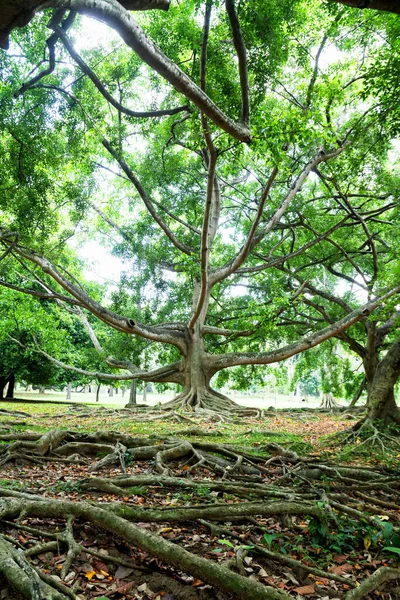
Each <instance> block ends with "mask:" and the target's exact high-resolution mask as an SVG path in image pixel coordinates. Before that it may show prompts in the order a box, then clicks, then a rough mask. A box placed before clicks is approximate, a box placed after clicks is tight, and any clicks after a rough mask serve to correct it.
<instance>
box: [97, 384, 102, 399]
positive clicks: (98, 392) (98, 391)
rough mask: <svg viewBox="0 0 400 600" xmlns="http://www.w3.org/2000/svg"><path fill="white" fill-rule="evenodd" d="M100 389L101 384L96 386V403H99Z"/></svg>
mask: <svg viewBox="0 0 400 600" xmlns="http://www.w3.org/2000/svg"><path fill="white" fill-rule="evenodd" d="M100 387H101V383H99V384H98V386H97V389H96V402H98V401H99V394H100Z"/></svg>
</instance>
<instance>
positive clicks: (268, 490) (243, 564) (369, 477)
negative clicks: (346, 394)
mask: <svg viewBox="0 0 400 600" xmlns="http://www.w3.org/2000/svg"><path fill="white" fill-rule="evenodd" d="M203 410H204V409H203ZM173 414H174V413H172V412H171V413H170V415H173ZM170 415H168V416H170ZM189 431H190V430H189ZM200 431H202V430H200ZM181 433H182V432H179V436H178V434H177V432H175V433H174V434H169V435H164V436H162V435H154V436H148V437H144V436H141V437H140V436H134V435H128V434H123V433H120V432H118V431H98V432H95V433H89V434H88V433H81V432H72V431H71V432H66V431H63V432H62V433H61V432H60V430H53V431H49V432H47V433H46V434H45V435H40V436H38V435H36V434H34V435H33V436H31V437H26V438H25V439H22V437H21V439H19V440H17V441H13V439H12V437H11V438H10V437H8V438H7V439H6V440H4V442H6V443H4V444H2V445H1V451H2V455H1V458H2V459H4V458H5V457H6V456H7V457H8V458H9V459H10V457H11V456H14V457H17V456H19V459H18V460H20V459H21V455H24V456H25V459H26V460H27V461H29V462H30V461H37V462H38V464H43V463H42V461H50V460H53V461H54V462H57V461H64V462H65V461H70V460H71V459H72V458H73V457H75V459H76V457H80V460H81V461H84V460H86V461H87V462H88V469H87V470H86V469H85V471H87V473H88V476H84V475H82V468H81V467H80V468H79V469H71V472H74V473H75V474H79V475H78V478H77V479H75V480H74V482H73V483H74V487H73V488H71V487H68V486H70V483H71V482H70V481H68V480H67V481H65V479H64V477H62V482H61V485H62V486H64V487H61V490H63V491H62V493H66V495H67V497H68V495H69V494H70V496H69V497H70V498H71V500H69V499H62V500H60V499H57V500H55V499H51V498H50V497H49V495H51V493H57V495H59V490H60V488H59V487H57V486H58V485H59V482H58V481H57V479H53V481H55V485H54V487H53V488H52V486H51V484H50V483H49V482H48V476H47V475H46V478H44V479H45V481H44V483H43V482H42V483H41V484H39V486H38V484H35V483H34V484H33V485H36V489H38V490H39V492H40V493H37V494H36V495H33V494H28V493H23V492H20V491H15V489H10V487H7V486H6V485H4V484H3V486H0V522H1V526H2V527H4V532H5V533H6V534H7V535H8V537H7V538H5V537H3V538H0V539H1V541H2V543H3V544H7V543H10V542H11V544H12V546H11V548H12V550H13V552H14V553H17V554H18V555H21V556H22V557H23V560H24V561H25V562H27V563H29V564H30V561H31V560H35V557H38V555H43V554H45V553H51V554H53V555H54V556H58V555H61V556H62V554H61V552H64V553H66V554H65V557H64V560H63V565H62V569H61V571H56V573H57V574H59V575H60V576H61V579H64V578H67V581H65V579H64V582H63V581H59V580H58V581H56V582H55V583H54V585H52V584H51V583H52V578H51V577H50V576H49V575H45V574H43V573H42V572H41V570H40V569H39V568H38V567H36V566H35V565H30V566H31V568H32V569H34V572H35V573H36V574H38V575H39V578H40V581H41V583H43V584H46V585H48V586H49V587H50V592H49V594H50V595H48V596H46V595H44V592H43V591H42V590H41V594H42V595H41V596H40V598H46V599H47V598H48V599H49V600H53V598H56V599H57V600H59V599H60V598H61V599H62V600H65V598H67V597H68V598H71V600H75V598H76V596H75V594H76V593H79V590H78V589H77V588H76V587H74V588H73V589H72V588H71V587H69V586H70V585H72V584H71V583H70V582H72V580H73V579H74V577H73V575H74V576H75V579H76V582H78V581H80V585H83V586H85V585H86V584H87V582H86V581H85V579H84V576H82V575H80V579H79V573H80V571H79V565H80V564H82V562H83V561H85V560H86V562H88V556H86V557H84V558H82V557H81V554H82V553H85V554H87V555H89V556H90V555H91V556H93V557H96V558H97V559H98V560H99V561H100V562H101V563H102V562H104V563H106V564H107V562H109V563H110V564H115V565H121V566H125V567H127V568H128V569H129V568H132V569H135V575H134V578H135V580H137V575H136V571H137V572H138V573H139V575H140V574H141V572H143V571H146V576H147V575H148V576H149V577H151V576H152V575H153V574H154V570H155V569H160V570H162V571H163V577H164V578H167V579H168V577H169V576H168V575H166V572H167V571H168V569H170V571H171V572H170V576H171V577H175V580H176V578H179V577H180V575H179V573H182V572H183V573H185V575H184V577H186V576H189V575H190V576H192V577H193V578H195V579H199V580H201V581H202V582H204V584H209V585H211V586H214V588H218V589H219V590H221V593H223V594H225V596H222V597H224V598H225V597H227V596H228V595H229V597H231V595H233V597H235V598H246V600H247V599H248V598H253V597H254V598H260V599H262V600H289V599H290V598H293V597H294V596H293V592H294V591H295V590H294V585H293V587H292V588H290V589H289V587H290V584H289V587H288V593H285V592H281V591H279V590H277V589H275V588H272V587H269V585H266V584H267V583H268V580H269V579H271V578H272V581H274V573H276V574H277V577H279V576H280V575H281V572H282V570H283V569H285V570H291V571H292V572H293V573H294V576H295V580H296V579H297V580H298V581H299V585H309V584H310V582H313V579H312V578H311V579H310V578H309V576H314V580H315V578H317V579H318V580H319V579H324V580H327V581H333V582H335V584H336V585H337V586H338V588H335V590H336V591H337V594H336V595H335V597H340V598H342V599H343V600H358V599H359V598H362V597H363V596H365V595H367V594H368V593H370V592H371V591H373V590H374V589H378V587H379V586H381V585H382V584H383V583H385V582H386V581H391V580H393V581H394V580H395V579H396V578H398V575H397V572H398V570H397V569H389V570H388V571H386V570H382V569H378V571H376V573H375V574H374V575H373V576H371V577H369V578H367V579H365V580H364V581H363V580H362V575H361V577H360V576H359V580H360V581H357V575H358V572H353V573H352V575H351V577H350V576H346V577H343V574H338V573H337V572H335V571H330V570H329V568H330V567H329V566H326V565H325V564H323V563H322V566H323V568H319V567H320V566H321V563H320V562H319V560H320V559H319V558H318V559H317V558H315V562H314V561H313V558H312V557H311V558H310V557H308V558H307V560H306V562H305V563H303V561H302V556H301V553H300V556H295V557H293V556H291V554H292V552H291V551H290V546H289V552H288V542H287V541H284V540H285V539H286V538H285V536H286V533H284V534H279V533H277V532H279V531H283V532H287V534H288V535H290V529H291V528H292V529H295V530H297V531H296V533H295V534H292V535H293V537H292V538H291V539H294V536H297V535H299V536H304V540H305V544H304V546H305V545H306V544H310V539H311V538H310V533H309V531H307V527H309V529H310V531H311V527H312V526H315V527H317V528H319V529H318V530H321V531H324V528H325V529H326V531H327V533H326V536H327V537H325V539H324V540H322V541H321V542H320V547H321V548H322V552H324V550H323V548H324V544H325V543H326V545H327V547H328V548H329V544H330V543H332V544H333V543H334V541H333V540H331V541H330V540H329V537H330V536H331V534H330V533H329V532H330V531H331V530H336V531H340V530H341V529H342V530H344V531H346V530H349V529H352V528H354V529H355V532H356V533H357V532H359V533H360V536H361V538H360V539H361V547H360V548H358V550H357V552H360V551H361V552H363V551H364V550H363V549H364V541H363V540H364V537H365V535H366V532H365V527H367V528H369V530H371V528H373V530H374V531H375V532H376V534H375V537H376V539H377V542H375V547H374V552H375V551H379V548H382V547H383V545H384V544H385V540H384V538H383V530H384V527H385V525H386V523H387V521H383V520H382V518H381V517H382V516H385V517H386V518H387V519H388V520H389V521H390V523H391V525H393V531H394V533H395V534H396V535H398V534H399V531H398V529H397V528H398V527H399V517H398V512H397V511H398V503H397V502H396V501H395V500H394V499H395V498H396V497H397V496H398V491H399V490H400V473H399V472H398V471H396V470H395V469H394V468H392V469H376V468H373V467H359V466H352V465H340V464H336V463H328V462H326V461H324V460H322V459H321V458H320V457H318V456H309V457H302V456H300V455H299V454H298V453H297V452H293V451H291V450H288V449H286V448H284V447H283V446H280V445H279V444H274V443H268V440H266V442H265V443H263V444H262V445H261V446H260V445H259V446H258V447H257V454H252V453H251V450H249V451H245V450H243V449H241V448H238V447H236V446H233V445H228V444H221V443H211V442H210V441H209V440H206V439H196V436H197V435H198V434H199V430H192V433H193V437H192V438H191V439H190V440H188V439H182V438H181V437H180V434H181ZM210 433H215V432H210ZM353 433H354V435H360V432H353ZM363 433H364V431H363ZM375 433H376V432H375V431H372V435H374V434H375ZM369 434H371V429H370V430H369ZM18 435H21V436H22V435H24V434H16V435H15V436H14V438H15V437H17V436H18ZM25 435H26V434H25ZM385 435H387V434H385ZM199 437H200V436H199ZM370 437H371V436H370ZM385 443H386V441H385ZM359 445H360V444H359ZM99 452H101V453H103V454H105V456H104V458H102V459H101V460H98V458H97V457H98V453H99ZM8 462H11V459H10V460H9V461H8ZM139 463H144V465H143V468H142V469H141V468H140V466H141V465H140V464H139ZM8 469H9V468H7V470H4V473H6V472H7V471H8ZM27 469H28V470H29V468H27ZM100 469H102V470H104V471H105V475H104V477H99V476H92V475H91V474H92V473H93V472H97V471H99V470H100ZM10 470H11V469H10ZM118 470H121V471H122V472H121V474H119V475H115V472H116V471H118ZM32 471H33V472H35V473H38V472H40V470H39V469H37V468H33V469H32ZM124 471H126V472H124ZM16 472H17V470H15V473H16ZM137 473H140V474H137ZM194 473H195V478H194V479H193V478H192V474H194ZM79 476H81V477H82V479H79ZM19 477H24V475H23V474H22V475H20V474H19V473H18V478H19ZM11 482H13V486H12V487H14V486H15V482H16V478H15V477H14V479H10V483H11ZM40 486H41V487H40ZM43 489H46V496H42V495H41V493H42V491H43ZM72 490H73V491H72ZM175 491H177V492H179V493H178V494H175V495H174V492H175ZM77 492H78V493H79V494H84V495H86V498H87V500H86V501H84V502H83V501H77V498H76V495H77ZM188 494H190V495H188ZM224 494H229V496H228V497H227V498H226V499H225V498H223V495H224ZM173 495H174V499H173V498H171V496H173ZM142 496H143V497H142ZM146 496H148V497H149V499H151V498H152V497H153V496H154V497H155V498H156V501H155V502H148V503H146ZM180 496H181V499H179V498H180ZM116 499H118V501H116ZM176 499H178V500H176ZM224 500H225V501H224ZM31 518H34V519H35V521H34V522H31V521H30V519H31ZM226 522H228V523H229V526H226ZM38 523H39V524H41V525H40V527H41V528H40V529H39V528H38V527H36V525H37V524H38ZM64 523H65V524H64ZM136 523H140V526H138V525H136ZM197 523H200V524H201V526H204V527H205V528H206V529H205V530H204V529H203V528H202V527H200V528H199V529H198V530H197V531H198V533H200V537H199V536H198V538H199V541H200V540H201V542H200V543H201V545H202V547H203V546H207V543H205V542H204V540H205V539H206V538H207V535H204V531H208V530H210V531H211V533H212V535H216V536H221V535H222V536H226V537H227V538H228V539H230V538H231V539H232V540H234V542H235V547H234V548H233V550H234V554H232V553H230V554H229V553H228V554H220V556H219V560H220V561H221V560H222V561H224V560H225V563H224V562H222V564H221V562H219V563H218V562H217V560H216V559H217V557H216V556H215V555H213V554H212V552H213V551H214V552H215V546H214V550H213V544H215V545H218V544H219V543H220V541H219V540H217V539H216V540H214V541H211V542H210V541H209V542H208V546H209V548H208V549H207V556H209V557H210V558H207V559H206V558H202V557H201V556H198V551H199V550H198V549H196V550H195V551H194V552H189V551H188V549H189V548H190V541H189V540H190V534H188V533H187V532H188V531H192V530H196V524H197ZM174 524H175V525H176V527H174ZM94 527H96V528H98V529H99V530H103V531H105V532H107V534H108V535H109V536H110V534H111V539H115V540H117V542H116V543H118V545H119V547H121V546H122V544H123V543H126V546H124V547H126V554H124V555H122V556H121V555H116V556H114V555H104V554H102V553H101V552H99V551H98V550H99V548H98V547H96V546H95V547H94V548H91V547H90V546H89V543H88V542H87V541H85V542H81V541H80V539H79V535H80V532H81V531H82V533H83V534H84V533H85V532H88V531H93V528H94ZM18 530H21V531H22V532H24V531H26V532H27V533H31V534H32V535H34V536H36V538H39V539H38V541H37V542H36V543H34V545H33V546H32V547H30V548H29V547H28V548H27V546H29V540H25V541H24V536H19V535H18V534H17V533H16V531H18ZM197 531H196V534H197ZM156 532H158V533H156ZM163 532H166V535H167V538H165V537H163V535H164V533H163ZM168 532H171V533H170V534H168ZM180 532H185V533H182V534H181V533H180ZM265 534H266V535H267V539H268V536H269V537H272V538H275V537H280V538H281V539H280V540H279V541H281V542H282V544H283V547H282V548H280V547H279V546H278V544H277V543H276V545H274V546H273V547H272V549H271V546H270V543H269V544H268V546H266V545H265V543H264V545H263V536H264V535H265ZM13 535H15V537H16V539H13ZM168 535H170V539H173V541H174V543H171V542H170V541H169V539H168ZM172 536H173V537H172ZM379 536H381V537H379ZM25 537H26V538H28V537H29V536H25ZM193 537H194V536H193ZM96 538H97V539H101V533H99V531H98V530H97V529H96V530H95V533H94V534H93V536H92V540H93V539H96ZM85 540H87V538H85ZM306 540H307V541H306ZM180 541H183V545H184V547H182V546H181V545H180V544H179V542H180ZM335 541H336V540H335ZM21 542H22V543H21ZM30 543H31V544H32V543H33V542H32V541H31V542H30ZM289 544H290V542H289ZM96 545H97V544H96ZM60 547H61V548H62V550H61V551H60ZM6 548H7V552H8V553H10V550H9V546H6ZM15 548H19V550H16V549H15ZM139 548H140V549H141V550H140V551H139V550H138V549H139ZM231 549H232V548H231ZM231 549H229V552H231ZM225 550H226V548H225ZM281 550H282V551H281ZM285 551H286V552H288V553H287V554H285ZM247 553H248V555H247V556H246V554H247ZM140 554H142V555H143V554H144V555H145V556H147V557H148V558H147V559H145V560H146V561H147V563H148V562H149V561H150V563H151V564H150V567H151V571H147V568H146V566H144V565H143V564H138V562H140V560H142V559H141V558H140ZM296 554H297V553H296ZM0 555H1V544H0ZM13 556H14V555H13ZM327 556H328V554H327V553H325V559H324V560H328V561H329V560H332V558H330V559H329V558H328V559H327V558H326V557H327ZM255 557H257V558H255ZM132 558H133V559H134V560H132ZM0 559H1V556H0ZM36 560H40V559H39V558H36ZM388 560H390V559H388ZM252 561H253V562H252ZM14 562H15V561H14ZM256 562H259V563H260V564H261V565H262V569H260V565H258V567H257V569H259V570H260V572H261V573H264V575H262V574H261V575H259V572H258V570H257V569H253V571H250V569H249V565H250V564H251V565H254V564H255V563H256ZM16 565H17V567H18V568H19V569H21V568H22V567H21V565H19V564H18V563H16ZM75 565H77V566H78V568H75ZM145 565H146V563H145ZM328 565H329V562H328ZM60 566H61V565H60ZM1 567H2V564H1V560H0V571H1ZM100 568H101V569H105V567H104V566H103V567H100ZM110 568H111V569H112V567H110ZM115 568H116V567H114V569H115ZM39 571H40V573H39ZM110 572H111V574H114V571H113V570H111V571H110ZM249 572H252V577H251V578H249V577H248V575H249ZM285 572H286V571H285ZM394 572H396V576H395V575H394V574H393V573H394ZM75 573H76V575H75ZM265 573H267V575H268V578H267V575H265ZM42 575H43V577H42ZM375 575H376V577H375V578H374V576H375ZM5 576H6V575H5ZM364 576H365V570H364ZM46 577H47V579H46V581H43V578H46ZM382 578H383V579H382ZM385 578H386V579H385ZM9 581H10V585H12V586H13V587H14V584H13V583H11V580H10V579H9ZM33 581H38V579H37V578H36V579H34V578H31V579H30V580H29V584H30V588H29V590H28V592H27V594H30V595H26V597H29V598H32V597H33V598H35V596H34V595H33V594H34V593H36V592H34V591H33V589H32V585H33V583H32V582H33ZM82 581H83V583H82ZM360 583H361V584H360ZM359 584H360V585H359ZM77 585H79V583H77ZM342 586H350V587H354V591H358V592H359V591H360V590H367V591H365V592H363V593H362V594H361V595H350V594H351V593H352V592H348V593H347V595H346V596H345V595H344V594H345V593H346V590H347V589H348V587H342ZM356 586H358V587H356ZM363 586H364V587H363ZM190 587H191V586H190ZM15 589H18V590H19V588H17V587H16V588H15ZM188 589H189V588H188ZM315 589H316V591H317V593H319V591H320V590H319V589H317V587H315ZM83 591H84V590H83ZM88 591H89V590H88ZM109 591H112V588H111V583H110V588H109V590H107V592H104V593H105V595H107V596H108V595H111V594H109ZM21 593H22V592H21ZM183 593H184V592H183ZM194 593H195V594H196V593H197V592H194ZM206 593H207V592H206V591H205V592H204V594H206ZM218 593H220V592H218ZM218 593H217V592H215V596H212V597H213V598H214V597H215V598H217V597H218ZM321 593H322V591H321ZM359 593H361V592H359ZM51 594H52V595H51ZM57 594H59V596H57ZM282 594H283V595H282ZM290 594H291V595H290ZM89 596H90V593H89ZM80 597H82V596H80ZM182 597H184V596H182ZM187 597H188V598H192V597H193V598H195V597H196V598H201V599H202V600H203V598H205V596H204V595H202V593H201V592H199V596H194V595H193V596H192V595H191V594H190V595H188V596H187ZM385 600H386V597H385Z"/></svg>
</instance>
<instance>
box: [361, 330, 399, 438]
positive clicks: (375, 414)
mask: <svg viewBox="0 0 400 600" xmlns="http://www.w3.org/2000/svg"><path fill="white" fill-rule="evenodd" d="M399 377H400V337H399V338H398V339H397V340H396V341H395V342H394V344H393V345H392V346H391V348H390V349H389V350H388V352H387V353H386V356H385V357H384V358H383V359H382V360H381V361H380V363H379V364H378V366H377V368H376V372H375V376H374V379H373V381H372V384H371V385H370V386H369V389H368V412H367V421H369V422H374V421H378V422H379V424H381V425H383V426H385V425H388V424H390V423H393V422H394V423H398V424H399V425H400V410H399V408H398V407H397V405H396V401H395V397H394V386H395V385H396V382H397V380H398V379H399Z"/></svg>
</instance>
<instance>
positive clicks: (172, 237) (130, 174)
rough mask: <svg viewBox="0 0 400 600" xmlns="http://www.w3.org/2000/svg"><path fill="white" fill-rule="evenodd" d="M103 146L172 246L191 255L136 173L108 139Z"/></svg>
mask: <svg viewBox="0 0 400 600" xmlns="http://www.w3.org/2000/svg"><path fill="white" fill-rule="evenodd" d="M103 146H104V148H106V150H108V152H109V153H110V154H111V156H112V157H113V158H115V160H116V161H117V162H118V164H119V166H120V167H121V169H122V170H123V172H124V173H125V175H126V176H127V177H128V179H129V181H131V182H132V183H133V185H134V186H135V188H136V190H137V192H138V194H139V196H140V197H141V199H142V200H143V203H144V205H145V206H146V208H147V210H148V211H149V213H150V214H151V216H152V217H153V219H154V220H155V222H156V223H157V224H158V225H159V226H160V227H161V229H162V230H163V231H164V233H165V235H166V236H167V237H168V239H169V240H170V241H171V242H172V243H173V244H174V246H175V247H176V248H178V250H180V251H181V252H184V254H187V255H191V254H192V252H193V250H192V248H190V247H189V246H187V245H186V244H182V242H180V241H179V240H178V239H177V237H176V236H175V234H174V233H173V232H172V231H171V229H170V228H169V227H168V225H167V224H166V223H165V222H164V221H163V220H162V218H161V217H160V215H159V214H158V213H157V211H156V209H155V208H154V204H153V202H152V201H151V200H150V198H149V197H148V195H147V194H146V192H145V190H144V188H143V186H142V184H141V183H140V181H139V180H138V178H137V177H136V175H135V174H134V173H133V172H132V170H131V169H130V168H129V167H128V165H127V163H126V162H125V161H124V160H123V158H121V157H120V156H119V154H118V152H117V151H116V150H115V149H114V148H113V147H112V146H111V144H110V142H109V141H108V140H106V139H105V138H104V139H103Z"/></svg>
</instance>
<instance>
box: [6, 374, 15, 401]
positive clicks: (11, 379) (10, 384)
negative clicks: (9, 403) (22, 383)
mask: <svg viewBox="0 0 400 600" xmlns="http://www.w3.org/2000/svg"><path fill="white" fill-rule="evenodd" d="M7 379H8V387H7V393H6V398H14V388H15V376H14V373H11V374H10V375H9V376H8V377H7Z"/></svg>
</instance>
